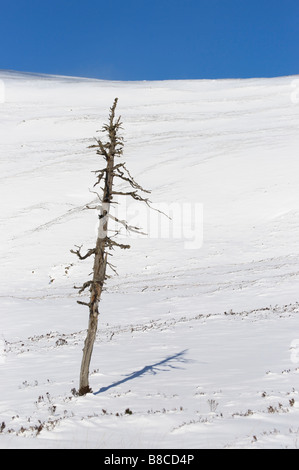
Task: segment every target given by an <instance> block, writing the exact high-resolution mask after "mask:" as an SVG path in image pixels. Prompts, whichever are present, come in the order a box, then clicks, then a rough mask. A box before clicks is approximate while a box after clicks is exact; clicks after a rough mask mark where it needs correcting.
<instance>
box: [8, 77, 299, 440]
mask: <svg viewBox="0 0 299 470" xmlns="http://www.w3.org/2000/svg"><path fill="white" fill-rule="evenodd" d="M295 79H296V77H282V78H273V79H250V80H216V81H215V80H210V81H206V80H201V81H196V80H192V81H188V80H186V81H165V82H127V83H124V82H107V81H101V80H89V79H76V78H68V77H56V76H42V75H30V74H22V73H16V72H5V71H3V72H0V80H2V82H3V83H4V85H5V102H4V103H1V104H0V126H1V127H0V132H1V138H0V165H1V173H0V179H1V184H0V200H1V211H0V218H1V235H0V236H1V244H0V247H1V264H0V277H1V283H0V309H1V316H0V348H1V349H0V373H1V384H0V390H1V393H0V447H3V448H5V447H49V448H50V447H58V448H66V447H70V448H78V447H83V448H89V447H97V448H174V449H175V448H208V447H212V448H224V447H228V448H230V447H232V448H239V447H252V448H269V447H274V448H279V447H297V444H298V439H299V424H298V423H299V421H298V418H299V395H298V391H299V304H298V303H297V302H298V301H299V295H298V281H299V236H298V235H299V206H298V200H299V184H298V174H299V159H298V144H299V133H298V128H299V105H298V103H296V100H294V99H292V98H294V83H296V80H295ZM297 83H298V81H297ZM115 97H118V98H119V105H118V112H119V114H121V116H122V120H123V124H124V130H123V135H124V138H125V141H126V143H125V149H124V159H125V161H126V162H127V166H128V168H129V169H130V171H131V173H132V174H133V175H134V177H135V178H136V179H137V181H139V182H140V183H141V184H142V185H143V186H144V187H147V188H149V189H151V190H152V194H151V200H152V201H153V205H155V204H156V205H157V207H163V208H165V209H166V210H167V209H169V213H171V215H172V216H173V223H177V222H178V218H177V212H178V211H180V210H181V208H185V209H186V208H188V207H189V208H191V209H192V210H194V208H195V209H196V210H198V211H199V212H200V208H201V207H203V227H202V228H203V244H202V246H197V245H196V244H195V245H192V243H191V246H190V244H189V245H188V243H186V237H184V236H183V235H184V234H186V233H185V232H182V236H181V237H178V236H174V232H173V230H172V226H171V224H170V226H168V229H167V227H166V229H165V230H164V232H163V234H164V236H163V237H158V236H154V235H153V233H154V232H153V227H151V226H149V227H146V228H147V229H148V232H149V236H148V237H141V238H136V237H133V238H132V239H131V240H130V244H131V250H130V251H125V252H123V251H121V252H117V251H115V252H114V258H113V263H114V264H115V265H117V269H118V273H119V276H115V275H113V276H112V278H111V279H110V280H109V281H108V283H107V291H106V292H105V294H104V295H103V299H102V302H101V317H100V328H99V334H98V341H97V344H96V347H95V350H94V354H93V362H92V368H91V369H92V375H91V386H92V388H93V390H94V392H95V394H94V395H89V396H87V397H81V398H78V397H76V396H74V395H73V393H72V392H71V390H72V389H74V388H76V387H78V374H79V367H80V361H81V350H82V345H83V341H84V338H85V328H86V326H87V309H86V308H85V307H82V306H80V305H78V304H77V303H76V300H77V299H78V292H77V291H76V290H74V288H73V286H74V285H80V284H82V282H84V281H85V280H87V276H88V274H89V273H90V270H91V264H90V260H89V261H88V260H87V261H86V262H79V261H78V259H77V258H76V257H75V256H74V255H72V254H71V253H70V249H72V248H73V247H74V245H81V244H83V245H84V247H85V248H87V249H88V248H90V247H92V246H93V244H94V239H95V230H96V214H95V213H94V212H93V211H88V210H84V207H85V205H86V204H87V203H90V202H91V201H93V200H94V199H95V195H94V194H93V193H91V192H90V190H91V189H92V187H93V184H94V182H95V176H94V174H93V173H92V171H93V170H96V169H99V168H101V167H102V162H101V160H99V157H97V155H96V154H95V152H94V151H93V150H92V149H88V146H89V145H91V144H92V143H93V139H94V137H95V136H98V134H97V130H99V129H101V127H102V124H103V123H104V122H106V120H107V115H108V111H109V107H110V106H111V104H112V102H113V99H114V98H115ZM131 209H132V207H131ZM184 214H186V211H185V212H182V213H181V219H180V221H181V224H182V225H184V224H185V223H186V222H188V221H186V220H185V219H184V217H186V215H184ZM197 215H198V214H197ZM197 215H196V213H193V216H192V217H193V220H192V221H193V222H194V220H201V219H200V218H197ZM161 223H163V222H161ZM164 223H165V222H164ZM196 228H199V227H196ZM167 230H168V232H167ZM165 233H166V235H167V234H168V235H169V236H165ZM187 241H188V240H187ZM189 241H190V240H189ZM126 410H127V412H126ZM1 423H3V424H2V425H1Z"/></svg>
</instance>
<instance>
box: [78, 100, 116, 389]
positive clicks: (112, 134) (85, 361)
mask: <svg viewBox="0 0 299 470" xmlns="http://www.w3.org/2000/svg"><path fill="white" fill-rule="evenodd" d="M116 105H117V99H116V100H115V101H114V104H113V106H112V108H111V113H110V118H109V126H106V130H107V131H108V134H109V143H108V144H107V145H108V146H109V150H108V152H107V151H106V150H105V149H104V146H103V144H102V143H101V144H100V145H99V147H100V149H101V155H103V156H104V157H105V159H106V161H107V166H106V169H105V186H104V190H103V204H102V208H101V214H100V215H99V229H98V235H97V242H96V248H95V250H94V265H93V279H92V282H91V283H90V302H89V323H88V329H87V336H86V339H85V343H84V349H83V358H82V363H81V371H80V386H79V395H85V394H86V393H90V392H91V391H92V390H91V388H90V386H89V367H90V361H91V356H92V351H93V346H94V342H95V339H96V334H97V328H98V316H99V302H100V298H101V294H102V290H103V286H104V282H105V278H106V267H107V253H105V248H106V239H107V233H108V219H109V208H110V203H111V201H112V197H113V196H112V186H113V168H114V157H115V153H116V150H117V148H116V147H117V143H118V140H117V131H118V128H119V126H120V122H119V121H118V123H116V124H115V123H114V117H115V108H116ZM99 142H100V141H98V143H99Z"/></svg>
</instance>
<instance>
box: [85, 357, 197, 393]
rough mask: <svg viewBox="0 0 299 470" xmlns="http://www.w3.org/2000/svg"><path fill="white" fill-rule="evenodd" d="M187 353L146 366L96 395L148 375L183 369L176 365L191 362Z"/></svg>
mask: <svg viewBox="0 0 299 470" xmlns="http://www.w3.org/2000/svg"><path fill="white" fill-rule="evenodd" d="M187 351H188V349H185V350H184V351H181V352H179V353H177V354H174V355H173V356H168V357H166V358H165V359H163V360H162V361H160V362H156V363H155V364H151V365H149V366H145V367H143V369H140V370H137V371H136V372H132V374H129V375H126V376H125V378H124V379H122V380H119V381H118V382H114V383H113V384H111V385H107V387H102V388H100V390H98V391H97V392H94V395H98V394H99V393H103V392H106V391H107V390H109V389H110V388H113V387H117V386H118V385H121V384H123V383H125V382H128V381H129V380H133V379H137V378H138V377H141V376H143V375H145V374H147V373H150V374H152V375H156V374H157V373H158V372H166V371H169V370H170V369H181V368H182V367H179V366H178V365H175V364H174V363H177V362H180V363H186V362H190V360H189V359H186V358H185V357H184V355H185V354H186V352H187Z"/></svg>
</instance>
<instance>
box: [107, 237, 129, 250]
mask: <svg viewBox="0 0 299 470" xmlns="http://www.w3.org/2000/svg"><path fill="white" fill-rule="evenodd" d="M105 241H106V246H108V248H109V249H110V250H113V248H114V247H115V246H117V247H118V248H121V249H122V250H128V249H129V248H131V247H130V245H123V244H121V243H117V242H115V241H113V240H111V238H109V237H106V240H105Z"/></svg>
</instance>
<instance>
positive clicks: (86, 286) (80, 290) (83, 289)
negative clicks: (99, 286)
mask: <svg viewBox="0 0 299 470" xmlns="http://www.w3.org/2000/svg"><path fill="white" fill-rule="evenodd" d="M92 284H93V281H87V282H84V284H83V286H81V287H76V286H74V289H78V290H79V294H82V292H84V291H85V289H87V288H88V287H90V286H91V285H92Z"/></svg>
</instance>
